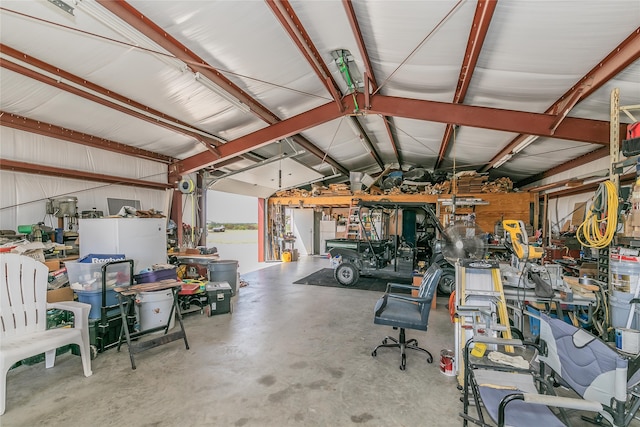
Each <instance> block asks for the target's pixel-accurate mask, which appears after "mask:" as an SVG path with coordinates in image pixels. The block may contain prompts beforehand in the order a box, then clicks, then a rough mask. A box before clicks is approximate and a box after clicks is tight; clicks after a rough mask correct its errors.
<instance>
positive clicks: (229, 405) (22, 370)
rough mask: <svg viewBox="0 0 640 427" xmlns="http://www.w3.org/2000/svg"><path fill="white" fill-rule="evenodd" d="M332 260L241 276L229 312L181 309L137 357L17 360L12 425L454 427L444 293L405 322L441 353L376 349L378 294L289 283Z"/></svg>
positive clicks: (456, 405)
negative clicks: (174, 325) (175, 321)
mask: <svg viewBox="0 0 640 427" xmlns="http://www.w3.org/2000/svg"><path fill="white" fill-rule="evenodd" d="M327 262H328V261H327V259H326V258H318V257H308V258H303V259H301V260H300V261H298V262H293V263H277V264H273V265H269V266H268V267H266V268H263V269H260V270H258V271H254V272H252V273H248V274H245V275H243V277H242V278H243V279H244V280H246V281H247V282H248V283H249V285H248V286H247V287H243V288H241V289H239V291H238V295H237V296H236V297H234V298H233V313H232V314H222V315H217V316H213V317H206V316H204V315H200V314H191V315H188V316H185V318H184V322H185V329H186V333H187V337H188V340H189V345H190V349H189V350H185V347H184V342H183V341H175V342H172V343H170V344H167V345H164V346H161V347H157V348H154V349H151V350H148V351H145V352H143V353H140V354H138V355H137V356H136V362H137V369H136V370H132V369H131V365H130V363H129V356H128V352H127V350H126V346H125V347H124V348H123V349H122V351H121V352H118V351H117V350H116V349H115V348H112V349H109V350H107V351H105V352H103V353H101V354H99V355H98V357H97V358H96V359H95V360H94V361H93V375H92V376H91V377H88V378H85V377H84V376H83V375H82V367H81V363H80V360H79V358H78V357H77V356H73V355H71V354H70V353H67V354H64V355H61V356H58V359H57V361H56V366H55V367H54V368H52V369H45V368H44V363H41V364H37V365H33V366H20V367H18V368H16V369H13V370H11V371H10V372H9V375H8V378H7V405H6V408H7V409H6V412H5V415H3V416H2V417H1V418H0V425H2V426H3V427H10V426H36V425H38V426H65V427H72V426H89V425H99V426H116V425H117V426H122V425H130V426H178V425H181V426H285V425H305V426H306V425H309V426H343V425H353V424H366V425H368V426H417V425H433V426H436V425H437V426H454V425H455V426H459V425H460V424H461V419H460V418H459V417H458V412H459V410H460V408H461V403H460V402H459V397H460V392H459V391H458V390H457V389H456V381H455V379H454V378H452V377H449V376H446V375H444V374H442V373H441V372H440V369H439V360H440V351H441V350H442V349H445V348H452V345H453V327H452V325H451V323H450V322H449V315H448V313H447V311H446V309H445V307H444V304H445V302H446V300H445V299H442V301H438V307H437V309H436V310H435V311H432V313H431V318H430V328H429V331H428V332H419V331H410V332H409V331H408V332H407V335H408V336H409V337H415V338H417V339H418V340H419V342H420V343H421V345H422V346H424V347H426V348H428V349H429V350H430V351H431V352H432V353H433V356H434V363H433V364H428V363H427V362H426V357H423V355H422V354H418V353H415V352H410V353H409V354H408V355H407V370H406V371H404V372H402V371H400V369H398V366H399V363H400V357H399V353H398V351H397V350H395V349H381V350H380V351H379V352H378V356H377V357H376V358H374V357H371V350H372V349H373V347H375V346H376V345H377V344H378V343H379V341H380V340H381V339H382V338H383V337H384V336H385V335H388V334H394V335H395V334H396V332H395V331H393V330H392V329H391V328H390V327H384V326H380V325H375V324H374V323H373V307H374V305H375V302H376V300H377V299H378V298H379V297H380V294H379V293H377V292H371V291H360V290H353V289H345V288H330V287H319V286H308V285H294V284H291V283H292V282H293V281H295V280H297V279H300V278H302V277H304V276H307V275H308V274H311V273H312V272H314V271H317V270H318V269H320V268H322V267H325V266H326V264H327Z"/></svg>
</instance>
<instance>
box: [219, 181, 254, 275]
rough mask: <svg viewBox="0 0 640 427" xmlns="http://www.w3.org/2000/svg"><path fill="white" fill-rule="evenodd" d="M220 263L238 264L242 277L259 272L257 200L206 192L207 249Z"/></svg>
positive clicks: (249, 197) (229, 194) (242, 196)
mask: <svg viewBox="0 0 640 427" xmlns="http://www.w3.org/2000/svg"><path fill="white" fill-rule="evenodd" d="M214 246H215V247H216V248H218V253H219V254H220V259H229V260H237V261H238V271H239V272H240V274H244V273H248V272H250V271H254V270H257V269H258V268H260V263H259V262H258V198H257V197H251V196H244V195H239V194H232V193H225V192H222V191H214V190H208V191H207V247H208V248H211V247H214Z"/></svg>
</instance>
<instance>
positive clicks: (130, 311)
mask: <svg viewBox="0 0 640 427" xmlns="http://www.w3.org/2000/svg"><path fill="white" fill-rule="evenodd" d="M181 287H182V282H178V281H175V280H165V281H161V282H153V283H142V284H139V285H133V286H127V287H118V288H115V289H114V290H115V291H116V292H117V294H118V300H119V303H120V316H121V317H122V329H121V330H120V339H119V341H118V351H120V346H121V345H122V342H123V338H124V339H126V341H127V347H128V348H129V358H130V359H131V369H136V362H135V360H134V358H133V355H134V354H136V353H140V352H142V351H144V350H148V349H150V348H154V347H158V346H159V345H162V344H167V343H170V342H172V341H176V340H179V339H184V345H185V347H186V349H187V350H189V343H188V342H187V334H186V333H185V331H184V325H183V324H182V315H181V314H180V308H179V305H178V292H179V291H180V289H181ZM166 289H171V291H172V293H173V304H172V306H171V310H170V311H169V317H168V319H167V324H166V325H162V326H157V327H155V328H151V329H145V330H144V331H137V332H129V328H128V324H129V323H128V321H129V319H132V318H135V312H134V304H135V300H136V297H137V295H138V293H140V292H155V291H164V290H166ZM125 307H126V310H125ZM174 313H175V314H176V317H177V318H178V323H179V324H180V330H179V331H176V332H172V333H168V332H169V326H170V325H171V317H172V316H173V314H174ZM158 331H164V335H160V336H157V337H154V338H152V339H149V340H144V341H139V342H136V343H133V342H132V340H135V339H137V338H139V337H141V336H144V335H147V334H150V333H153V332H158Z"/></svg>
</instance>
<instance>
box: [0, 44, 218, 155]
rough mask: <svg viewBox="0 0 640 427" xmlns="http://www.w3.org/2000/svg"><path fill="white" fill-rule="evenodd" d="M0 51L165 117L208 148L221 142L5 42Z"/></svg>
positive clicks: (178, 129)
mask: <svg viewBox="0 0 640 427" xmlns="http://www.w3.org/2000/svg"><path fill="white" fill-rule="evenodd" d="M0 51H2V53H4V54H6V55H8V56H11V57H13V58H15V59H17V60H19V61H21V62H24V63H26V64H29V65H32V66H34V67H36V68H38V69H40V70H43V71H46V72H48V73H51V74H53V75H56V76H59V77H62V78H63V79H65V80H68V81H70V82H72V83H74V84H76V85H78V86H80V87H83V88H86V89H88V90H91V91H93V92H97V93H99V94H101V95H102V96H103V97H105V98H109V99H114V100H116V101H119V102H121V103H123V104H125V105H130V106H131V107H133V108H136V109H138V110H141V111H146V112H147V113H149V114H151V115H153V116H155V117H159V118H161V119H164V120H166V121H168V122H170V123H164V122H163V123H164V124H166V125H167V126H168V127H167V128H168V129H170V130H173V131H175V132H178V133H181V134H183V135H187V136H190V137H192V138H194V139H195V140H196V141H199V142H200V143H202V144H203V145H204V146H205V147H207V149H208V148H209V147H210V146H216V145H218V144H220V142H219V141H218V140H216V139H215V137H214V135H212V136H210V137H207V136H205V135H201V134H199V133H198V132H196V130H195V129H194V130H189V129H188V128H192V126H191V125H189V124H188V123H185V122H183V121H181V120H178V119H176V118H175V117H171V116H169V115H167V114H164V113H163V112H161V111H158V110H155V109H153V108H151V107H149V106H147V105H144V104H141V103H139V102H136V101H134V100H133V99H131V98H127V97H126V96H124V95H121V94H119V93H116V92H114V91H112V90H109V89H107V88H104V87H102V86H99V85H97V84H95V83H91V82H89V81H87V80H86V79H83V78H81V77H78V76H76V75H74V74H71V73H69V72H68V71H65V70H63V69H61V68H58V67H54V66H53V65H51V64H49V63H46V62H44V61H41V60H39V59H36V58H34V57H31V56H29V55H27V54H26V53H24V52H21V51H19V50H17V49H14V48H12V47H9V46H7V45H5V44H1V43H0ZM102 105H106V104H105V103H102ZM107 106H110V105H107ZM122 112H127V114H130V113H133V110H128V109H125V110H124V111H122ZM130 115H132V116H133V114H130ZM134 117H137V118H140V117H139V116H138V115H136V116H134ZM145 117H147V120H146V121H148V122H151V123H154V124H158V125H160V121H159V120H157V119H153V118H150V117H148V116H145ZM165 127H166V126H165ZM185 128H187V129H185ZM197 131H200V132H202V131H201V130H200V129H197Z"/></svg>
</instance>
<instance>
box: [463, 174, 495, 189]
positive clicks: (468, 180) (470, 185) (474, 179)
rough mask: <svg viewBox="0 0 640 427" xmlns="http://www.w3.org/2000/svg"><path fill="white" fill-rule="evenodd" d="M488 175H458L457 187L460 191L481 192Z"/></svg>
mask: <svg viewBox="0 0 640 427" xmlns="http://www.w3.org/2000/svg"><path fill="white" fill-rule="evenodd" d="M487 179H488V177H487V176H486V175H476V176H461V177H458V181H457V188H458V192H459V193H480V191H481V190H482V186H483V185H484V183H485V182H486V181H487Z"/></svg>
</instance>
